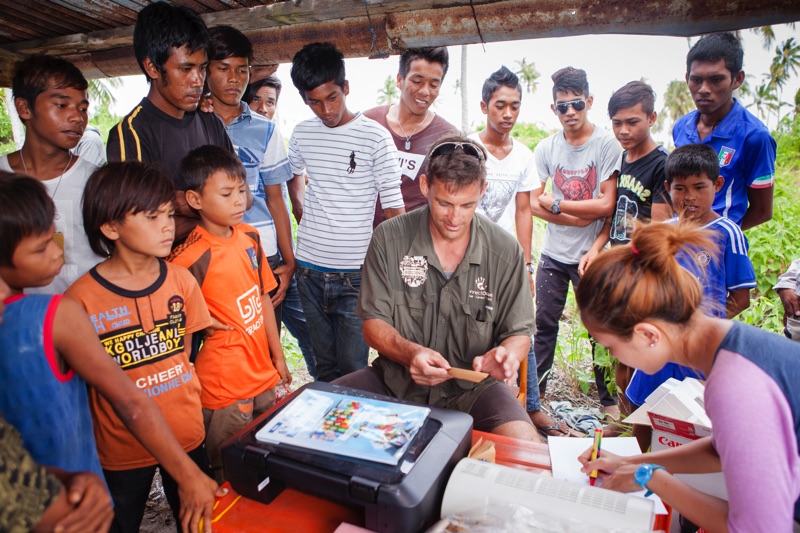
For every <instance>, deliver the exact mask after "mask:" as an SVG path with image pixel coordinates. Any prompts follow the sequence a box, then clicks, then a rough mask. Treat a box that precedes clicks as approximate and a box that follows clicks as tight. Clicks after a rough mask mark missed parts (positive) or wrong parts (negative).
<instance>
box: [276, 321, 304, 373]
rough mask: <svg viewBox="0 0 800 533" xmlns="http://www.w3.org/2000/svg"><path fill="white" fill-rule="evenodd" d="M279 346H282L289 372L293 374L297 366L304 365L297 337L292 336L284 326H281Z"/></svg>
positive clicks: (301, 366)
mask: <svg viewBox="0 0 800 533" xmlns="http://www.w3.org/2000/svg"><path fill="white" fill-rule="evenodd" d="M281 347H282V348H283V357H284V358H285V359H286V366H288V367H289V372H291V373H292V374H294V373H295V372H296V371H297V369H298V368H303V367H304V366H306V362H305V359H303V352H301V351H300V347H299V346H298V344H297V339H295V338H294V337H292V334H291V333H289V331H288V330H287V329H286V328H285V327H282V328H281Z"/></svg>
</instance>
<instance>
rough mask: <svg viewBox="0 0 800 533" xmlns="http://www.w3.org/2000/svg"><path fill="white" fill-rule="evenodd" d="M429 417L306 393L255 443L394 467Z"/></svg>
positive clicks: (388, 405) (423, 411)
mask: <svg viewBox="0 0 800 533" xmlns="http://www.w3.org/2000/svg"><path fill="white" fill-rule="evenodd" d="M429 414H430V409H429V408H427V407H420V406H416V405H406V404H402V403H393V402H385V401H382V400H375V399H372V398H362V397H358V396H348V395H344V394H337V393H333V392H326V391H319V390H311V389H306V390H304V391H302V392H301V393H300V394H298V395H296V396H295V397H294V398H292V399H291V400H290V401H289V403H288V404H287V405H286V406H285V407H284V408H283V409H282V410H281V411H279V412H278V414H276V415H275V416H273V417H272V419H270V421H269V422H267V424H266V425H265V426H264V427H263V428H261V429H260V430H258V432H257V433H256V439H257V440H259V441H261V442H268V443H275V444H291V445H294V446H299V447H301V448H307V449H312V450H318V451H321V452H326V453H331V454H337V455H344V456H347V457H354V458H356V459H364V460H367V461H375V462H378V463H384V464H390V465H396V464H397V463H398V462H399V461H400V458H401V457H402V456H403V454H404V453H405V451H406V449H407V448H408V445H409V444H410V443H411V441H412V440H413V439H414V436H415V435H416V434H417V432H418V431H419V429H420V428H421V427H422V425H423V424H424V423H425V419H426V418H427V417H428V415H429Z"/></svg>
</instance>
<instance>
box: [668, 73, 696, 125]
mask: <svg viewBox="0 0 800 533" xmlns="http://www.w3.org/2000/svg"><path fill="white" fill-rule="evenodd" d="M693 107H694V102H693V101H692V95H691V93H689V88H688V87H687V86H686V82H685V81H683V80H673V81H671V82H669V85H667V90H666V92H665V93H664V107H663V108H662V109H661V114H662V115H665V116H666V117H667V118H669V121H670V123H671V124H675V121H677V120H678V119H679V118H681V117H682V116H683V115H685V114H687V113H688V112H689V111H690V110H691V109H692V108H693Z"/></svg>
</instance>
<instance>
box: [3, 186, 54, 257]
mask: <svg viewBox="0 0 800 533" xmlns="http://www.w3.org/2000/svg"><path fill="white" fill-rule="evenodd" d="M55 216H56V206H55V204H54V203H53V200H52V199H51V198H50V195H48V194H47V189H45V186H44V185H43V184H42V182H40V181H39V180H37V179H34V178H31V177H30V176H24V175H22V174H15V173H13V172H4V171H0V235H2V236H3V238H2V239H0V266H6V267H13V266H14V264H13V262H12V259H13V258H14V251H15V250H16V249H17V246H19V243H20V242H22V240H23V239H25V238H26V237H30V236H31V235H41V234H43V233H45V232H47V231H49V230H50V228H51V227H53V220H54V219H55Z"/></svg>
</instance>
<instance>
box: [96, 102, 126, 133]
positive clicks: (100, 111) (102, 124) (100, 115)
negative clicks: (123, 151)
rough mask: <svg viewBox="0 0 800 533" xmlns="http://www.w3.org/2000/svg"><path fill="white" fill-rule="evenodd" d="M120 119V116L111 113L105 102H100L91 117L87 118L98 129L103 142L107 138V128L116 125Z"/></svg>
mask: <svg viewBox="0 0 800 533" xmlns="http://www.w3.org/2000/svg"><path fill="white" fill-rule="evenodd" d="M121 119H122V117H118V116H116V115H113V114H111V112H110V111H109V110H108V105H107V104H101V105H100V106H98V108H97V111H96V112H95V113H94V115H92V118H91V119H89V124H91V125H92V126H96V127H97V129H99V130H100V138H101V139H103V142H105V140H106V139H108V132H109V130H111V128H113V127H114V126H116V125H117V123H118V122H119V121H120V120H121Z"/></svg>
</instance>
